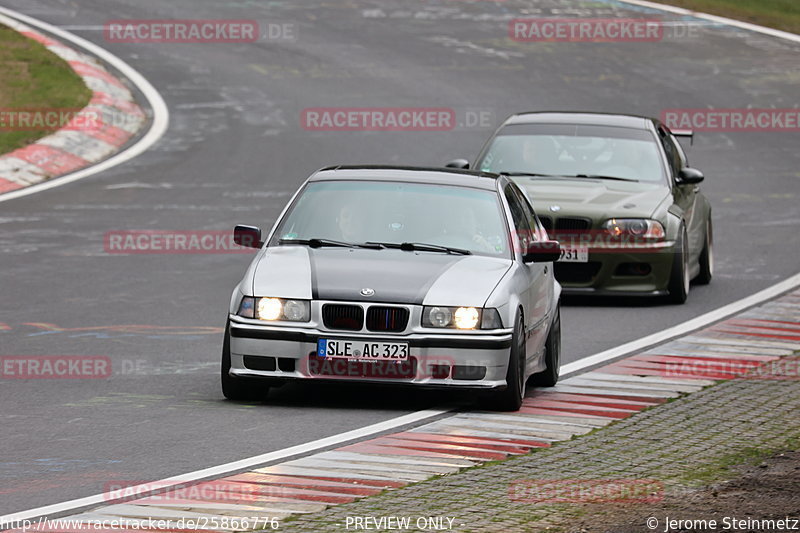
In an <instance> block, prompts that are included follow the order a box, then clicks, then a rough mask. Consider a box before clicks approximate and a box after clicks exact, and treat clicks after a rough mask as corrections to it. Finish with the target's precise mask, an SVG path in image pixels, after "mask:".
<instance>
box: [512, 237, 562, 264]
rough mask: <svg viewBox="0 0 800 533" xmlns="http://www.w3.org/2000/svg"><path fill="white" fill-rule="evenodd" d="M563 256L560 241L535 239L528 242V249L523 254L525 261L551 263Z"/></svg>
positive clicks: (523, 260)
mask: <svg viewBox="0 0 800 533" xmlns="http://www.w3.org/2000/svg"><path fill="white" fill-rule="evenodd" d="M559 257H561V245H560V244H559V243H558V241H534V242H531V243H528V251H527V252H526V253H525V255H523V256H522V262H523V263H551V262H553V261H558V258H559Z"/></svg>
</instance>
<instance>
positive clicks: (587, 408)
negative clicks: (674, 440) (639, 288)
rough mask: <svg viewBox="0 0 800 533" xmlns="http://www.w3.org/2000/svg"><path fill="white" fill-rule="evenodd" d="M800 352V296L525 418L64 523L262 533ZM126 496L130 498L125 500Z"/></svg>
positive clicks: (289, 465) (532, 397) (417, 431)
mask: <svg viewBox="0 0 800 533" xmlns="http://www.w3.org/2000/svg"><path fill="white" fill-rule="evenodd" d="M797 350H800V290H794V291H793V292H791V293H789V294H787V295H785V296H783V297H781V298H779V299H777V300H774V301H771V302H769V303H766V304H763V305H761V306H759V307H757V308H754V309H751V310H749V311H746V312H744V313H741V314H739V315H738V316H735V317H734V318H729V319H727V320H724V321H722V322H718V323H716V324H714V325H712V326H710V327H707V328H705V329H703V330H700V331H698V332H694V333H692V334H690V335H687V336H684V337H682V338H678V339H676V340H673V341H671V342H668V343H666V344H662V345H660V346H657V347H654V348H651V349H649V350H646V351H644V352H642V353H638V354H636V355H634V356H632V357H628V358H626V359H622V360H619V361H615V362H613V363H610V364H607V365H605V366H603V367H601V368H599V369H596V370H593V371H590V372H587V373H584V374H580V375H578V376H575V377H570V378H568V379H565V380H563V381H562V382H560V383H559V384H558V385H556V386H555V387H552V388H548V389H535V390H533V391H531V392H530V393H529V396H528V397H527V398H526V399H525V401H524V403H523V407H522V408H521V409H520V410H519V411H517V412H515V413H493V412H469V413H460V414H456V415H453V416H450V417H447V418H444V419H441V420H437V421H435V422H432V423H428V424H425V425H423V426H420V427H416V428H414V429H411V430H407V431H402V432H399V433H394V434H390V435H383V436H380V437H377V438H373V439H370V440H366V441H362V442H357V443H354V444H349V445H345V446H342V447H339V448H337V449H334V450H331V451H324V452H320V453H315V454H313V455H310V456H307V457H303V458H300V459H296V460H291V461H286V462H283V463H280V464H275V465H272V466H267V467H263V468H256V469H254V470H251V471H247V472H243V473H239V474H235V475H230V476H227V477H222V478H219V479H215V480H207V481H202V482H196V483H192V484H190V485H188V486H187V487H186V488H182V489H178V490H177V491H176V490H174V489H170V490H171V492H170V493H169V495H167V496H164V495H158V494H155V495H147V496H145V497H138V496H137V495H135V494H134V495H132V496H131V497H127V498H125V499H126V501H125V502H124V503H112V504H110V505H106V506H104V507H99V508H96V509H94V510H91V511H88V512H84V513H81V514H77V515H73V516H69V517H66V518H64V519H62V520H65V521H66V520H69V521H71V524H72V526H71V527H73V528H77V526H76V525H75V524H77V523H85V524H90V523H97V522H98V521H104V522H103V523H109V521H110V520H121V519H125V520H128V522H127V523H128V524H131V523H132V522H131V521H133V523H137V522H136V521H137V520H142V521H147V520H148V519H157V520H159V521H163V522H160V523H159V529H160V530H163V529H178V530H180V529H185V528H186V527H185V525H186V524H187V523H189V522H187V521H188V520H192V519H202V520H199V521H193V522H191V523H192V527H193V528H194V529H209V530H220V529H223V530H252V529H261V528H263V523H261V522H258V525H256V524H254V523H253V519H254V518H255V517H263V518H264V519H276V520H281V519H283V518H286V517H287V516H290V515H293V514H298V513H313V512H319V511H321V510H323V509H325V508H326V507H328V506H331V505H337V504H340V503H347V502H351V501H354V500H356V499H359V498H363V497H366V496H371V495H374V494H378V493H379V492H381V491H383V490H387V489H389V490H391V489H397V488H400V487H403V486H405V485H408V484H409V483H415V482H418V481H423V480H425V479H428V478H430V477H432V476H436V475H441V474H448V473H453V472H457V471H458V470H460V469H462V468H466V467H471V466H475V465H479V464H481V463H484V462H486V461H492V460H502V459H506V458H508V457H509V456H513V455H521V454H526V453H529V452H530V451H531V450H532V449H534V448H540V447H548V446H551V445H552V444H553V443H555V442H558V441H564V440H567V439H570V438H571V437H572V436H574V435H582V434H585V433H588V432H590V431H592V430H593V429H596V428H600V427H603V426H605V425H607V424H610V423H612V422H614V421H616V420H621V419H624V418H627V417H630V416H632V415H635V414H636V413H637V412H639V411H641V410H643V409H646V408H649V407H656V406H658V405H659V404H661V403H664V402H665V401H667V399H669V398H675V397H678V396H681V395H683V394H687V393H692V392H696V391H698V390H700V389H701V388H703V387H705V386H707V385H712V384H714V383H715V382H717V381H719V380H725V379H734V378H740V377H743V376H746V375H748V373H750V372H752V371H753V370H754V369H757V368H759V367H760V366H761V365H764V364H767V363H771V362H774V361H776V360H779V359H780V358H781V357H784V356H787V355H790V354H792V353H793V352H795V351H797ZM687 365H688V368H690V369H691V371H690V372H687V371H686V370H685V369H686V368H687ZM698 369H699V370H698ZM670 376H680V377H670ZM794 378H797V376H794ZM122 496H126V495H125V491H124V490H122V491H120V493H119V494H117V495H116V496H115V497H117V498H119V497H122ZM244 518H247V519H248V520H249V525H248V521H247V520H245V519H244ZM181 519H183V521H182V520H181ZM118 523H119V522H118ZM138 523H141V524H146V522H138ZM203 524H206V526H203ZM220 524H226V525H227V526H223V527H220ZM87 527H88V525H87ZM32 529H37V530H39V531H56V530H57V529H55V528H53V529H48V528H37V527H36V526H34V527H33V528H32ZM115 529H122V530H124V529H125V528H115ZM128 529H130V530H133V529H136V528H135V527H133V526H131V527H129V528H128ZM145 529H147V528H146V527H145Z"/></svg>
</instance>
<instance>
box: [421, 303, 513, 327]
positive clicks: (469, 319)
mask: <svg viewBox="0 0 800 533" xmlns="http://www.w3.org/2000/svg"><path fill="white" fill-rule="evenodd" d="M422 326H423V327H427V328H452V329H479V328H480V329H497V328H501V327H503V325H502V322H501V321H500V313H498V312H497V309H479V308H477V307H443V306H425V307H423V308H422Z"/></svg>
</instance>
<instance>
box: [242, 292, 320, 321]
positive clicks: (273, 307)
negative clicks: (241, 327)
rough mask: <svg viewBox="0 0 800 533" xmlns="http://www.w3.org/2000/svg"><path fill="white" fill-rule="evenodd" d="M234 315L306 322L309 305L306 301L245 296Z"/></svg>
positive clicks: (308, 314)
mask: <svg viewBox="0 0 800 533" xmlns="http://www.w3.org/2000/svg"><path fill="white" fill-rule="evenodd" d="M236 314H237V315H239V316H241V317H244V318H258V319H259V320H266V321H278V320H285V321H289V322H308V320H309V317H310V316H311V304H310V302H309V301H308V300H289V299H285V298H253V297H252V296H245V297H244V298H242V301H241V303H240V304H239V311H238V312H237V313H236Z"/></svg>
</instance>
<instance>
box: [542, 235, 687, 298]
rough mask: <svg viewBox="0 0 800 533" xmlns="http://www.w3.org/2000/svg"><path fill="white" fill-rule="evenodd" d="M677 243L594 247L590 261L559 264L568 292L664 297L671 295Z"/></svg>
mask: <svg viewBox="0 0 800 533" xmlns="http://www.w3.org/2000/svg"><path fill="white" fill-rule="evenodd" d="M675 252H676V249H675V242H674V241H667V242H664V243H659V245H658V246H651V247H640V248H635V249H626V250H608V249H590V250H589V259H588V262H587V263H557V264H556V267H555V271H556V279H557V280H558V281H559V283H561V287H562V290H563V294H565V295H573V296H576V295H593V296H662V295H665V294H667V287H668V285H669V279H670V275H671V273H672V264H673V262H674V259H675Z"/></svg>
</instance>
